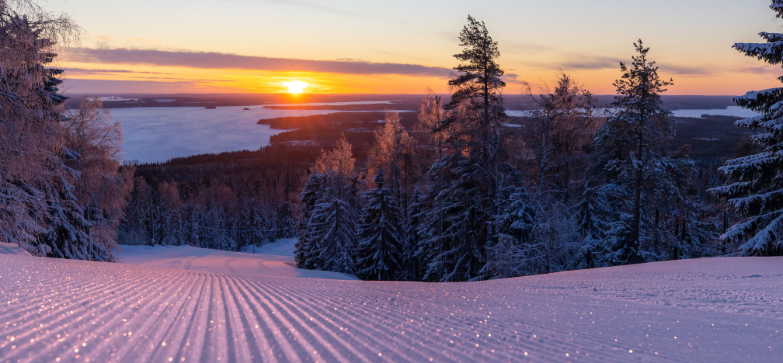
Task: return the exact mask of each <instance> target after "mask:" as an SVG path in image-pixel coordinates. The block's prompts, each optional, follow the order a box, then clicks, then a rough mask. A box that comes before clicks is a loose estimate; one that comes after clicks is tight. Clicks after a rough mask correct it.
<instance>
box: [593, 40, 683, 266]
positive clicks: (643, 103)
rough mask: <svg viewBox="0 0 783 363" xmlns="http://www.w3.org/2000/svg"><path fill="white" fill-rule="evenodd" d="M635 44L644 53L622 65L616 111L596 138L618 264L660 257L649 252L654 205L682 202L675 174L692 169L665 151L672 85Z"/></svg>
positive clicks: (612, 257) (672, 123)
mask: <svg viewBox="0 0 783 363" xmlns="http://www.w3.org/2000/svg"><path fill="white" fill-rule="evenodd" d="M634 46H635V47H636V52H637V53H638V55H636V56H634V57H633V62H632V63H631V64H630V65H629V66H626V65H625V64H624V63H621V64H620V68H621V69H622V71H623V76H622V78H621V79H619V80H617V81H615V83H614V85H615V87H616V88H617V94H618V95H617V96H615V100H614V102H613V103H612V105H611V107H612V108H613V109H614V111H613V113H612V114H611V115H610V117H609V118H608V119H607V121H606V124H604V125H603V127H601V129H600V130H599V131H598V134H597V136H596V139H595V145H596V158H597V162H596V164H595V167H596V169H595V172H596V174H597V175H598V176H599V179H601V182H600V183H601V184H599V187H600V188H601V189H602V190H603V192H604V193H605V195H606V197H607V198H608V201H609V202H611V203H612V205H613V207H614V208H613V209H615V210H616V213H614V216H613V217H612V218H611V219H610V220H609V221H608V222H609V223H612V225H611V227H610V232H609V234H608V239H609V241H610V242H609V246H610V247H609V248H610V249H611V253H610V254H609V255H607V258H608V259H609V260H611V261H610V263H613V264H625V263H638V262H643V261H650V260H655V259H657V256H655V255H654V254H651V253H650V251H649V248H647V247H649V245H650V244H651V242H652V241H653V238H652V232H651V229H652V228H654V223H653V214H654V211H653V210H652V208H653V206H654V205H655V203H654V202H655V200H667V201H670V202H672V203H673V202H675V201H678V200H682V195H681V193H680V190H679V189H678V188H677V185H676V180H674V179H675V177H676V176H674V175H672V172H677V171H678V170H682V169H686V168H691V167H692V162H691V161H690V160H689V159H687V158H671V157H669V156H668V155H667V154H666V151H665V150H666V146H668V142H669V140H670V139H671V138H672V137H673V136H674V126H675V119H674V117H673V115H672V113H671V111H669V110H667V109H665V108H663V102H662V100H661V93H663V92H665V91H666V88H665V87H667V86H669V85H671V84H672V82H671V81H665V80H662V79H661V78H660V77H659V76H658V68H657V67H656V66H655V62H650V61H648V57H647V54H648V52H649V48H645V47H644V45H643V43H642V41H641V40H639V42H638V43H634ZM664 195H665V197H662V196H664ZM646 246H647V247H646Z"/></svg>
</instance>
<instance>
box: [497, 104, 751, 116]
mask: <svg viewBox="0 0 783 363" xmlns="http://www.w3.org/2000/svg"><path fill="white" fill-rule="evenodd" d="M672 112H674V116H676V117H695V118H701V115H713V116H735V117H753V116H757V115H758V114H757V113H755V112H753V111H749V110H746V109H744V108H740V107H737V106H729V107H728V108H718V109H711V110H672ZM506 114H508V115H509V116H513V117H523V116H529V115H530V111H518V110H508V111H506Z"/></svg>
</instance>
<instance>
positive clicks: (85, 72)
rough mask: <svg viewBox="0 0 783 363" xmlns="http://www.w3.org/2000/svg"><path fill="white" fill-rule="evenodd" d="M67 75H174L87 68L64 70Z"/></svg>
mask: <svg viewBox="0 0 783 363" xmlns="http://www.w3.org/2000/svg"><path fill="white" fill-rule="evenodd" d="M63 70H64V71H65V72H66V74H75V75H80V76H88V75H96V74H123V73H126V74H162V75H163V74H165V75H170V74H174V73H165V72H141V71H131V70H128V69H86V68H67V67H66V68H63Z"/></svg>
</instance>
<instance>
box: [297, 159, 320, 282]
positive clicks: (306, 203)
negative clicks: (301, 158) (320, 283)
mask: <svg viewBox="0 0 783 363" xmlns="http://www.w3.org/2000/svg"><path fill="white" fill-rule="evenodd" d="M322 186H323V177H322V176H321V175H320V174H317V173H312V174H310V178H309V180H308V181H307V184H306V185H305V188H304V190H302V194H300V196H299V198H300V199H301V201H302V206H303V210H302V217H301V218H300V219H299V224H298V225H297V235H298V236H299V239H298V240H297V242H296V249H295V250H294V258H295V260H296V266H297V267H299V268H306V269H311V270H312V269H315V260H314V259H315V257H314V256H313V253H314V251H315V250H316V247H317V241H316V240H315V238H313V231H314V228H315V226H314V220H313V213H314V212H315V208H316V205H317V203H318V198H319V195H320V194H321V192H322V191H321V188H322Z"/></svg>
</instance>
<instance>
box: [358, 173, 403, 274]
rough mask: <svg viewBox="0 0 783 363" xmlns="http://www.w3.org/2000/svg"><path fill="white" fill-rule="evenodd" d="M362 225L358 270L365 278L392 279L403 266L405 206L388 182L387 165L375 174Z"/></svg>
mask: <svg viewBox="0 0 783 363" xmlns="http://www.w3.org/2000/svg"><path fill="white" fill-rule="evenodd" d="M373 183H374V184H375V187H374V188H373V189H371V190H370V191H368V192H367V194H366V196H365V197H366V199H367V204H366V205H365V207H364V208H363V209H362V213H361V224H360V226H359V246H358V249H357V259H356V274H357V276H359V277H360V278H361V279H363V280H376V281H391V280H395V279H396V278H397V277H398V274H399V272H400V269H401V265H402V261H401V247H402V244H403V238H404V233H403V227H402V226H403V221H402V219H403V218H402V210H401V209H400V206H399V201H398V199H397V196H395V195H394V193H393V192H392V191H391V189H389V188H388V187H387V186H386V176H385V173H384V169H379V170H378V171H377V172H376V173H375V178H373Z"/></svg>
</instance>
